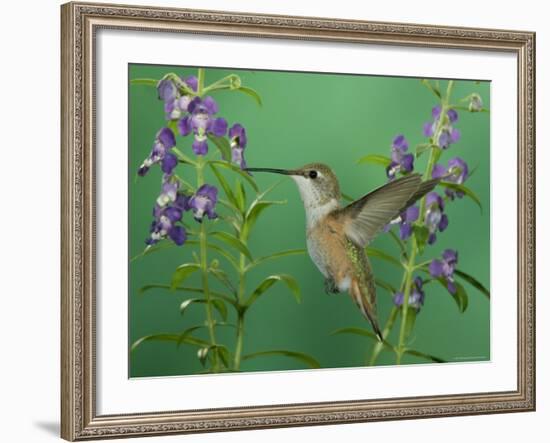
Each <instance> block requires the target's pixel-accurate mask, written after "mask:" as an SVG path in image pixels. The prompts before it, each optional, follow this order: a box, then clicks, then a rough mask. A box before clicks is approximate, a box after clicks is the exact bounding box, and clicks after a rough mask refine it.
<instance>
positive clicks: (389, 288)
mask: <svg viewBox="0 0 550 443" xmlns="http://www.w3.org/2000/svg"><path fill="white" fill-rule="evenodd" d="M374 281H375V283H376V285H377V286H380V287H381V288H382V289H385V290H386V291H388V292H389V293H390V294H391V295H394V294H395V293H396V292H397V289H395V288H394V287H393V286H392V285H391V284H390V283H388V282H387V281H384V280H382V279H380V278H376V279H375V280H374Z"/></svg>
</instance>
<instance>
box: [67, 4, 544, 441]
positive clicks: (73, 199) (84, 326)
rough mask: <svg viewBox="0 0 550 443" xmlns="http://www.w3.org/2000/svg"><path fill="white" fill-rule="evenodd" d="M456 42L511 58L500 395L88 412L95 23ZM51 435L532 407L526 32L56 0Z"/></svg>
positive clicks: (529, 55) (529, 52)
mask: <svg viewBox="0 0 550 443" xmlns="http://www.w3.org/2000/svg"><path fill="white" fill-rule="evenodd" d="M100 28H114V29H129V30H142V31H165V32H185V33H195V34H217V35H226V36H254V37H264V38H283V39H305V40H324V41H332V42H356V43H359V44H361V43H377V44H392V45H409V46H422V47H430V48H436V47H437V48H466V49H477V50H487V51H506V52H511V53H514V54H516V56H517V61H518V62H517V69H518V96H517V104H518V150H517V155H518V214H517V219H518V245H517V247H518V288H517V304H518V318H517V322H518V323H517V327H518V347H517V355H518V379H517V389H516V390H515V391H510V392H489V393H477V394H462V395H445V396H429V397H415V398H393V399H389V400H363V401H341V402H326V403H306V404H289V405H279V406H258V407H246V408H242V407H241V408H223V409H207V410H192V411H177V412H174V411H159V412H152V413H147V414H124V415H109V416H98V415H97V414H96V410H95V396H96V392H95V365H94V361H95V334H94V331H95V248H96V244H95V203H96V202H95V169H94V168H95V166H94V155H95V138H94V130H95V128H94V116H95V96H94V90H95V76H94V74H95V73H94V59H95V57H94V49H95V48H94V40H95V39H94V37H95V32H96V30H97V29H100ZM61 31H62V32H61V53H62V56H61V76H62V79H61V80H62V98H61V103H62V107H61V108H62V109H61V122H62V127H61V140H62V168H61V169H62V175H61V187H62V208H61V220H62V221H61V223H62V224H61V234H62V235H61V237H62V248H61V265H62V276H61V283H62V285H61V286H62V294H61V296H62V297H61V319H62V324H61V350H62V355H61V436H62V437H63V438H65V439H67V440H71V441H73V440H86V439H94V438H107V437H122V436H144V435H159V434H174V433H193V432H208V431H224V430H233V429H234V430H237V429H259V428H272V427H283V426H304V425H319V424H336V423H351V422H366V421H377V420H394V419H402V418H425V417H441V416H458V415H471V414H488V413H498V412H515V411H533V410H534V409H535V34H534V33H531V32H521V31H501V30H490V29H472V28H455V27H443V26H431V25H414V24H395V23H378V22H364V21H353V20H334V19H326V18H325V19H324V18H304V17H289V16H268V15H258V14H248V13H227V12H218V11H195V10H185V9H167V8H154V7H142V6H140V7H132V6H122V5H106V4H88V3H68V4H65V5H63V6H62V7H61Z"/></svg>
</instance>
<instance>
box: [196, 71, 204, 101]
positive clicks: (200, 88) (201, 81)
mask: <svg viewBox="0 0 550 443" xmlns="http://www.w3.org/2000/svg"><path fill="white" fill-rule="evenodd" d="M203 94H204V68H199V70H198V74H197V95H198V96H199V97H202V95H203Z"/></svg>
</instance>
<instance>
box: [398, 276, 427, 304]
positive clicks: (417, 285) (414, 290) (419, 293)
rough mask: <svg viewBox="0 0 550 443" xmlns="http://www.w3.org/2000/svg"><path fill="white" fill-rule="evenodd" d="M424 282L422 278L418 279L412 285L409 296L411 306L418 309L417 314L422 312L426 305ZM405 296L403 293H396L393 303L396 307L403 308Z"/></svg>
mask: <svg viewBox="0 0 550 443" xmlns="http://www.w3.org/2000/svg"><path fill="white" fill-rule="evenodd" d="M422 286H423V281H422V279H421V278H420V277H416V278H415V279H414V280H413V282H412V284H411V293H410V294H409V304H408V305H409V306H410V307H411V308H414V309H416V312H419V311H420V308H421V307H422V305H424V291H423V290H422ZM404 299H405V294H403V292H396V293H395V295H394V296H393V303H394V304H395V306H402V305H403V300H404Z"/></svg>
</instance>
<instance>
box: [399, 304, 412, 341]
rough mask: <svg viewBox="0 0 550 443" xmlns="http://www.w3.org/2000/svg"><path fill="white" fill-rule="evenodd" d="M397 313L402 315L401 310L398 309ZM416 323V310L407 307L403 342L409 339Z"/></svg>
mask: <svg viewBox="0 0 550 443" xmlns="http://www.w3.org/2000/svg"><path fill="white" fill-rule="evenodd" d="M399 312H400V313H401V315H403V309H400V310H399ZM415 323H416V309H415V308H413V307H411V306H408V307H407V323H406V324H405V340H406V339H407V338H409V337H410V335H411V333H412V331H413V329H414V324H415Z"/></svg>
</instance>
